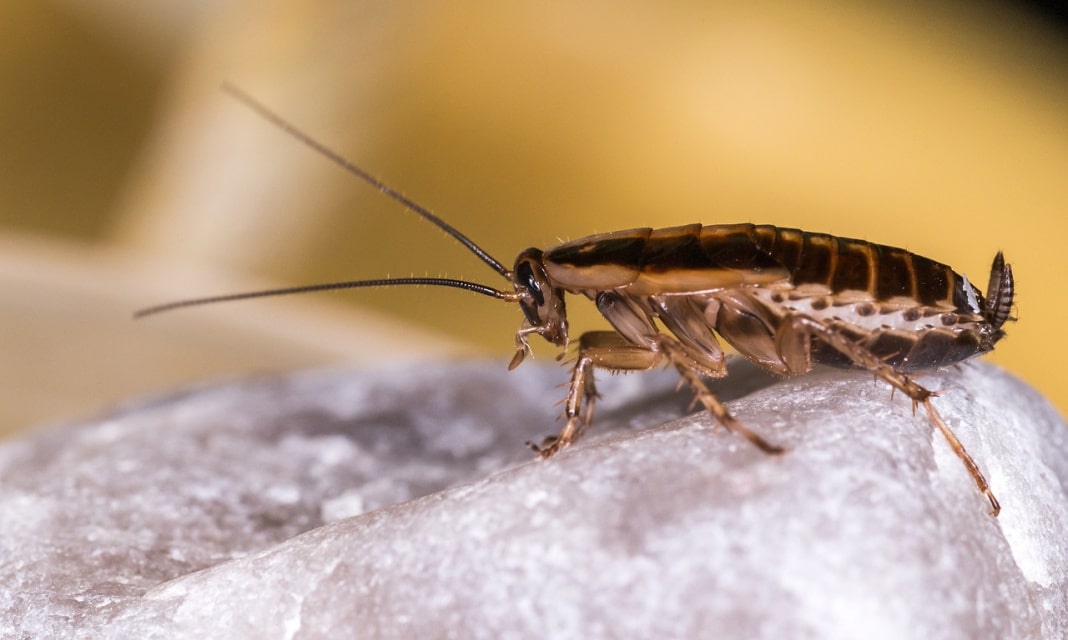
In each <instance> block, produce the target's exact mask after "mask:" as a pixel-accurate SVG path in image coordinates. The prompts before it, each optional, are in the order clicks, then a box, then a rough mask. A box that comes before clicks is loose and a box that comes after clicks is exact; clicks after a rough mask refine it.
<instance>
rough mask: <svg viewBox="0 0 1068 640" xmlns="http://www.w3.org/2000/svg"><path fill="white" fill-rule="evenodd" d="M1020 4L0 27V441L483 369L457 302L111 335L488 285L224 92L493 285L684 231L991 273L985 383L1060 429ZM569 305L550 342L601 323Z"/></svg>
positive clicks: (1026, 18)
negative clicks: (466, 365)
mask: <svg viewBox="0 0 1068 640" xmlns="http://www.w3.org/2000/svg"><path fill="white" fill-rule="evenodd" d="M1027 7H1028V6H1027V5H1019V4H1017V3H1010V2H992V1H991V2H972V3H959V2H925V3H897V2H893V3H891V2H886V3H848V2H810V3H755V4H745V5H744V6H742V5H739V4H736V3H716V2H704V1H702V2H680V3H671V4H666V3H651V2H650V3H645V2H633V1H627V2H586V3H571V2H509V3H491V2H469V1H464V0H451V1H450V2H426V1H415V0H411V1H399V2H349V1H341V0H334V1H325V0H324V1H321V2H306V1H301V0H270V1H266V2H242V1H239V0H230V1H213V2H201V3H197V2H188V1H184V0H183V1H177V0H173V1H171V2H166V1H163V0H156V1H150V2H141V3H136V4H134V5H133V6H131V5H130V3H124V2H118V1H117V0H52V1H51V2H46V1H42V2H37V3H16V2H7V3H2V4H0V88H2V91H3V97H4V99H3V100H2V101H0V142H2V146H0V149H2V153H0V359H2V362H3V367H2V373H0V405H2V408H0V433H3V432H7V431H12V430H15V429H18V428H23V427H28V426H31V425H33V424H35V423H39V422H42V421H50V420H57V419H64V418H71V417H76V416H78V415H81V414H85V413H89V412H93V411H100V410H104V409H105V408H106V406H107V405H108V404H109V403H112V402H116V401H119V400H121V399H123V398H130V397H135V396H137V395H138V394H143V393H147V392H150V391H154V390H160V389H164V388H166V387H168V386H170V385H175V384H180V383H182V382H187V381H191V380H202V379H212V378H217V377H218V376H221V375H232V374H238V373H242V372H249V371H256V372H261V371H275V370H284V369H289V368H295V367H304V366H318V365H335V364H345V363H352V362H362V363H367V364H368V365H369V366H383V364H384V363H389V362H393V361H397V360H409V359H413V358H421V357H444V356H447V355H478V354H481V355H486V356H489V357H493V358H496V359H498V360H500V362H501V366H502V375H503V372H504V365H505V364H506V363H507V360H508V358H510V357H511V353H512V337H513V332H514V330H515V329H516V328H517V327H518V325H519V322H520V319H521V318H520V314H519V312H518V310H517V309H515V308H513V307H510V306H508V305H504V304H501V303H499V302H496V301H493V300H490V299H488V298H481V297H476V296H471V295H468V294H464V293H460V292H456V291H453V290H434V289H395V290H376V291H367V290H363V291H354V292H347V293H334V294H322V295H319V296H310V297H309V296H305V297H296V298H289V299H276V300H270V301H259V302H248V303H238V304H232V305H221V306H219V307H215V308H210V309H208V308H205V309H199V310H189V311H184V312H178V313H175V314H173V315H170V316H164V317H160V318H157V319H153V320H146V321H142V322H137V323H134V322H132V321H131V320H130V317H129V314H130V312H131V311H132V310H133V309H135V308H138V307H141V306H146V305H149V304H154V303H157V302H162V301H166V300H170V299H174V298H181V297H190V296H200V295H209V294H214V293H222V292H228V291H231V290H234V289H241V288H254V287H262V286H279V285H285V284H299V283H305V282H314V281H328V280H343V279H355V278H372V277H382V276H385V275H393V276H407V275H413V274H414V275H424V274H428V275H448V276H453V277H464V278H467V279H472V280H476V281H481V282H485V283H487V284H491V285H494V286H505V284H506V283H503V282H498V281H497V276H496V274H494V273H493V272H492V271H490V270H489V269H487V268H485V266H484V265H482V264H481V263H479V262H478V261H477V260H475V259H474V258H472V257H471V256H469V255H467V254H465V253H464V252H463V250H462V249H460V248H459V247H458V246H457V245H456V244H455V243H454V242H451V241H450V240H448V239H447V238H445V237H444V235H443V234H442V233H441V232H439V231H437V230H435V229H433V228H432V227H431V226H430V225H428V224H426V223H425V222H422V221H420V220H418V219H416V217H415V216H413V215H411V214H410V213H407V212H405V211H404V210H403V209H402V208H401V207H400V206H399V205H397V204H396V203H393V202H391V201H389V200H388V199H386V198H384V197H382V196H380V195H378V194H377V193H375V192H374V191H373V190H372V189H370V188H368V187H366V186H364V185H362V184H361V183H359V182H358V181H357V180H355V179H354V178H351V177H350V176H347V175H345V174H344V173H343V172H341V171H340V170H338V169H337V168H336V167H334V166H333V165H331V164H329V163H328V162H326V161H325V160H323V159H322V158H320V157H317V156H315V155H314V154H312V153H310V152H309V151H307V150H306V149H305V148H304V147H302V146H300V145H299V144H297V143H296V142H294V141H293V140H292V139H290V138H288V137H287V136H285V135H284V134H282V133H280V132H279V131H278V130H276V129H274V128H272V127H271V126H270V125H268V124H266V123H265V122H264V121H263V120H262V119H260V118H259V117H257V116H256V115H255V114H253V113H252V112H251V111H249V110H248V109H246V108H244V107H242V106H241V105H239V104H237V103H236V102H235V101H233V100H231V99H229V98H227V97H226V96H225V95H224V94H223V93H222V92H221V91H220V90H219V87H220V85H221V84H222V83H223V82H225V81H229V82H232V83H234V84H236V85H238V86H240V87H242V88H243V89H244V90H246V91H248V92H249V93H251V94H253V95H254V96H256V97H257V98H259V99H260V100H261V101H263V102H264V103H266V104H268V105H270V106H271V107H272V108H273V109H275V110H276V111H278V112H279V113H281V114H283V115H284V116H285V117H286V118H288V119H289V120H291V121H292V122H293V123H295V124H296V125H298V126H299V127H301V128H302V129H303V130H305V131H307V132H308V133H310V134H311V135H313V136H314V137H316V138H318V139H320V140H322V141H324V142H326V143H328V144H329V145H330V146H332V147H334V148H336V149H337V150H338V151H340V152H341V153H342V154H343V155H346V156H348V157H350V158H352V159H353V160H355V161H356V162H357V163H359V164H361V165H362V166H364V167H366V168H368V169H369V170H371V171H372V172H373V173H375V174H376V175H379V176H381V177H382V178H384V179H385V180H386V181H388V182H390V183H391V184H393V185H394V186H396V187H398V188H400V189H401V190H402V191H404V192H405V193H406V194H407V195H409V196H411V197H413V198H414V199H416V200H418V201H419V202H421V203H423V204H425V205H427V206H429V207H430V208H432V209H433V210H435V211H436V212H438V213H439V214H441V215H442V216H443V217H444V218H446V219H447V220H448V221H450V222H451V223H452V224H454V225H455V226H456V227H458V228H459V229H461V230H463V231H464V232H465V233H467V234H469V235H470V236H471V237H472V238H473V239H474V240H475V241H476V242H479V243H480V244H481V245H482V246H483V247H484V248H486V249H487V250H488V251H490V252H491V253H492V254H493V255H495V256H496V257H497V258H498V259H499V260H501V261H502V262H504V263H505V264H507V265H509V266H510V265H511V263H512V260H513V258H514V256H515V254H516V253H518V252H519V251H520V250H521V249H523V248H525V247H528V246H539V247H546V246H550V245H552V244H554V243H556V242H558V241H559V240H563V239H573V238H577V237H581V236H584V235H588V234H590V233H594V232H603V231H612V230H619V229H626V228H631V227H638V226H653V227H657V226H672V225H678V224H685V223H691V222H703V223H706V224H715V223H728V222H746V221H752V222H760V223H771V224H776V225H781V226H792V227H799V228H802V229H806V230H810V231H823V232H829V233H833V234H837V235H843V236H850V237H858V238H865V239H868V240H872V241H876V242H880V243H883V244H890V245H895V246H902V247H906V248H908V249H909V250H911V251H914V252H917V253H920V254H922V255H926V256H928V257H931V258H934V259H937V260H939V261H942V262H946V263H948V264H951V265H953V266H954V267H955V268H956V269H957V270H958V271H963V272H966V273H967V274H968V275H969V276H971V278H972V279H973V280H974V281H975V282H977V283H980V284H981V285H985V283H986V278H987V273H988V270H989V266H990V260H991V258H992V257H993V255H994V253H995V252H996V251H997V250H998V249H1002V250H1004V251H1005V255H1006V257H1007V259H1008V260H1009V261H1010V262H1011V263H1012V264H1013V267H1014V270H1015V273H1016V278H1017V289H1018V315H1019V322H1018V323H1017V324H1014V325H1010V326H1009V327H1008V331H1009V337H1008V339H1007V340H1005V341H1004V342H1003V343H1001V344H1000V345H999V348H998V350H997V352H996V353H995V354H994V355H993V356H992V357H991V359H992V360H994V361H995V362H998V363H1000V364H1001V365H1003V366H1005V367H1007V368H1008V369H1010V370H1012V371H1013V372H1015V373H1016V374H1017V375H1019V376H1021V377H1023V378H1024V379H1026V380H1028V381H1029V382H1031V383H1032V384H1034V385H1036V386H1037V387H1038V388H1039V389H1040V390H1041V391H1042V392H1043V393H1045V394H1046V396H1047V397H1049V398H1050V399H1051V400H1052V401H1053V402H1054V403H1056V404H1057V406H1058V407H1059V408H1060V409H1061V411H1062V413H1063V412H1064V411H1065V408H1066V407H1068V390H1066V386H1065V384H1064V382H1063V381H1062V379H1063V377H1064V374H1063V373H1062V369H1063V367H1064V366H1065V362H1066V361H1068V346H1066V344H1068V335H1066V334H1068V332H1066V330H1065V328H1064V327H1065V318H1068V302H1066V296H1065V295H1064V290H1065V286H1064V285H1063V278H1064V277H1065V275H1066V273H1068V249H1065V248H1064V247H1062V246H1061V245H1060V243H1061V241H1062V239H1063V238H1065V237H1066V234H1068V222H1066V217H1068V179H1066V169H1068V46H1066V42H1068V39H1066V37H1065V35H1066V32H1065V26H1064V24H1063V23H1060V24H1058V23H1055V22H1051V21H1050V20H1049V19H1047V17H1046V16H1044V15H1042V14H1041V13H1040V12H1037V11H1035V10H1033V9H1029V8H1027ZM365 308H370V309H374V310H377V311H371V312H367V311H364V310H363V309H365ZM569 311H570V312H571V317H572V328H573V331H574V332H580V331H582V330H584V329H585V328H589V327H595V326H599V325H601V324H602V323H601V321H600V320H599V319H598V318H597V317H596V313H595V312H593V311H592V309H591V307H590V305H588V304H585V303H584V302H583V301H579V300H575V301H573V302H572V303H571V306H570V307H569ZM383 314H385V315H383ZM396 317H400V318H402V319H401V320H397V319H395V318H396ZM535 353H536V354H537V355H538V357H539V358H540V359H541V360H543V361H546V360H549V361H551V357H552V356H553V355H554V353H553V352H552V350H550V349H547V348H539V347H537V346H536V352H535ZM562 379H563V374H562ZM548 400H550V399H547V401H548ZM551 401H552V402H555V401H556V399H555V398H553V399H551Z"/></svg>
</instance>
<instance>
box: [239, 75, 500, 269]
mask: <svg viewBox="0 0 1068 640" xmlns="http://www.w3.org/2000/svg"><path fill="white" fill-rule="evenodd" d="M222 89H223V91H225V92H226V93H228V94H230V95H231V96H232V97H233V98H235V99H236V100H238V101H239V102H241V103H243V104H244V105H245V106H247V107H249V108H250V109H252V110H253V111H255V112H256V113H258V114H260V115H261V116H262V117H263V118H264V119H266V120H268V121H269V122H271V123H272V124H274V125H275V126H277V127H278V128H279V129H282V130H283V131H285V132H286V133H288V134H289V135H291V136H293V137H294V138H296V139H297V140H298V141H300V142H302V143H304V145H305V146H307V147H309V148H311V149H313V150H314V151H316V152H318V153H319V154H320V155H322V156H324V157H325V158H327V159H328V160H330V161H331V162H333V163H334V164H336V165H338V166H339V167H341V168H342V169H344V170H346V171H348V172H349V173H351V174H352V175H354V176H356V177H357V178H359V179H360V180H363V181H364V182H366V183H367V184H369V185H371V186H372V187H374V188H375V189H378V190H379V191H381V192H382V193H384V194H385V195H386V196H388V197H389V198H391V199H393V200H395V201H397V202H399V203H401V204H402V205H404V207H405V208H406V209H408V210H409V211H411V212H413V213H417V214H419V215H420V216H422V217H424V218H426V219H427V220H429V221H430V222H432V223H433V224H435V225H437V227H438V228H440V229H441V230H442V231H444V232H445V233H447V234H449V235H450V236H452V237H453V238H455V239H456V241H457V242H459V243H460V244H462V245H463V246H465V247H467V250H468V251H470V252H471V253H473V254H475V255H476V256H478V258H479V259H480V260H482V261H483V262H485V263H486V264H488V265H489V266H491V267H493V270H494V271H496V272H497V273H499V274H501V275H502V276H504V277H505V278H510V277H511V275H510V273H509V272H508V269H506V268H504V265H502V264H501V263H500V262H499V261H498V260H497V259H496V258H494V257H493V256H491V255H490V254H489V253H487V252H486V251H485V250H484V249H483V248H482V247H480V246H478V245H477V244H475V242H474V241H473V240H471V239H470V238H468V237H467V236H465V235H464V234H462V233H460V231H459V230H458V229H456V227H453V226H452V225H451V224H449V223H448V222H445V221H444V220H442V219H441V218H439V217H437V216H436V215H434V214H433V213H432V212H431V211H430V210H429V209H427V208H426V207H424V206H422V205H421V204H419V203H418V202H415V201H414V200H412V199H410V198H408V197H407V196H405V195H404V194H402V193H401V192H399V191H397V190H396V189H394V188H393V187H391V186H389V185H388V184H386V183H385V182H382V181H381V180H379V179H378V178H376V177H374V176H373V175H371V174H370V173H368V172H367V171H364V170H363V169H361V168H360V167H358V166H356V165H355V164H354V163H353V162H352V161H350V160H348V159H347V158H345V157H344V156H342V155H341V154H339V153H338V152H336V151H334V150H333V149H331V148H330V147H327V146H326V145H324V144H323V143H321V142H319V141H318V140H316V139H315V138H312V137H311V136H309V135H308V134H306V133H304V132H303V131H301V130H300V129H297V128H296V127H295V126H293V125H292V124H290V123H289V122H288V121H286V120H285V119H283V118H282V117H281V116H279V115H278V114H276V113H275V112H273V111H271V110H270V109H268V108H267V107H266V106H264V105H263V104H261V103H260V102H259V101H257V100H256V99H255V98H253V97H252V96H250V95H248V94H247V93H245V92H244V91H242V90H241V89H238V88H237V87H235V86H234V85H232V84H230V83H229V82H226V83H223V86H222ZM447 286H448V285H447Z"/></svg>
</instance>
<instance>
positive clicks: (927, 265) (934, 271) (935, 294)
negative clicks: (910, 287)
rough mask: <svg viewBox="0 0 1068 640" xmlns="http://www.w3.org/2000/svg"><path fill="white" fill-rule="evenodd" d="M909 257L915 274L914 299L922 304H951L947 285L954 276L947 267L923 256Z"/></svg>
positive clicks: (950, 295) (951, 299)
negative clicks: (946, 302)
mask: <svg viewBox="0 0 1068 640" xmlns="http://www.w3.org/2000/svg"><path fill="white" fill-rule="evenodd" d="M911 256H912V268H913V272H914V273H915V274H916V299H917V300H919V301H920V302H922V303H923V304H934V303H936V302H944V301H949V302H952V301H953V295H952V292H951V291H950V288H949V285H950V282H951V281H952V279H953V278H954V274H953V272H952V271H951V270H950V269H949V267H947V266H946V265H944V264H941V263H939V262H935V261H934V260H929V259H927V258H924V257H923V256H918V255H916V254H911Z"/></svg>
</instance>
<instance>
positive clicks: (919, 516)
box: [0, 363, 1068, 638]
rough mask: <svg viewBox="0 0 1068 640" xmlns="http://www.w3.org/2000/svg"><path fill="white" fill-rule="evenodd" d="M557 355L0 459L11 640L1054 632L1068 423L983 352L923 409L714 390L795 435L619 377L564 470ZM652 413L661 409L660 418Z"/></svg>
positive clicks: (187, 419) (226, 406) (884, 400)
mask: <svg viewBox="0 0 1068 640" xmlns="http://www.w3.org/2000/svg"><path fill="white" fill-rule="evenodd" d="M564 379H566V372H565V371H562V370H560V369H559V368H556V367H545V368H539V367H536V366H531V365H525V366H524V367H522V368H520V370H518V371H516V372H513V373H510V374H509V373H506V372H505V371H504V370H503V367H502V366H500V365H499V364H498V363H474V364H464V365H436V366H430V367H427V366H424V367H421V368H409V369H406V370H392V371H387V372H384V373H383V372H379V373H375V372H352V371H321V372H312V373H303V374H296V375H292V376H289V377H276V378H263V379H258V380H251V381H245V382H239V383H233V384H223V385H216V386H211V387H203V388H201V389H194V390H189V391H185V392H182V393H179V394H176V395H173V396H170V397H166V398H157V399H153V400H149V401H145V402H141V403H138V404H133V405H129V406H127V407H125V408H123V409H122V410H120V411H117V412H116V413H114V414H112V415H107V416H103V417H101V418H99V419H97V420H93V421H88V422H85V423H83V424H78V425H70V426H67V427H62V428H54V429H50V430H47V431H42V432H39V433H36V434H32V435H30V436H27V437H26V438H24V439H22V440H19V441H13V442H8V443H5V444H4V445H3V446H2V447H0V477H2V483H0V514H2V518H0V581H2V583H3V584H4V585H5V588H4V589H3V591H2V592H0V636H2V637H5V638H7V637H14V638H22V637H26V638H30V637H86V638H96V637H122V638H127V637H138V638H203V637H229V638H338V637H359V638H402V637H435V638H437V637H442V638H443V637H454V638H479V637H484V638H534V637H539V638H542V637H544V638H548V637H552V638H579V637H634V638H639V637H640V638H648V637H745V638H785V637H790V638H857V637H865V638H1036V637H1045V638H1061V637H1064V635H1065V633H1066V632H1068V623H1066V616H1068V577H1066V576H1068V550H1066V545H1065V544H1064V540H1065V539H1066V538H1068V498H1066V491H1068V431H1066V430H1065V425H1064V423H1063V421H1062V420H1061V418H1060V417H1059V416H1057V414H1056V413H1055V412H1054V410H1053V409H1052V408H1050V407H1049V406H1048V405H1047V404H1046V403H1045V402H1044V401H1043V400H1042V399H1041V398H1039V397H1037V395H1036V394H1035V393H1034V392H1033V391H1031V390H1030V389H1029V388H1028V387H1026V385H1024V384H1023V383H1021V382H1019V381H1018V380H1016V379H1014V378H1012V377H1011V376H1008V375H1007V374H1005V373H1003V372H1001V371H999V370H998V369H996V368H993V367H991V366H987V365H981V364H974V365H969V366H965V367H962V368H960V369H959V370H954V371H947V372H943V373H940V374H937V375H931V376H928V377H926V378H925V382H926V384H928V385H929V386H930V387H932V388H936V389H940V390H942V391H943V396H942V397H940V398H938V399H937V400H936V404H937V406H938V407H939V408H940V409H941V410H942V411H943V414H944V415H945V416H946V418H947V420H948V421H949V423H950V424H951V425H952V426H953V427H954V429H955V430H956V432H957V434H958V435H959V436H960V437H961V439H962V440H963V441H964V444H965V445H966V446H967V447H968V449H969V451H970V452H971V453H972V454H973V455H974V456H975V458H976V459H977V460H978V462H979V464H980V466H981V467H982V468H983V469H984V470H986V472H987V475H988V478H989V479H990V481H991V484H992V486H993V488H994V491H995V492H996V493H997V495H998V497H999V498H1000V499H1001V502H1002V505H1003V507H1004V510H1003V511H1002V515H1001V517H1000V518H998V519H994V518H991V517H990V516H989V515H988V514H987V505H986V502H985V500H984V499H983V498H982V497H981V495H980V494H979V493H978V492H977V491H976V490H975V487H974V485H973V484H972V481H971V479H970V477H969V476H968V475H967V473H966V472H965V470H964V468H963V467H962V465H961V464H960V463H959V461H958V460H957V459H956V457H955V456H954V455H953V453H952V452H951V451H950V449H949V447H948V446H947V445H946V444H945V442H944V441H943V440H942V439H941V437H940V436H938V435H937V434H936V433H934V432H933V429H932V427H931V425H930V424H929V423H928V422H927V420H926V417H925V416H924V415H923V414H922V413H919V414H917V415H916V416H915V417H913V416H912V415H911V410H910V407H909V403H908V402H906V401H905V400H903V399H902V398H901V397H900V396H899V397H897V398H896V399H893V400H891V399H890V394H889V392H888V390H887V388H886V387H885V385H882V384H872V382H871V379H870V377H869V376H867V375H865V374H863V373H857V372H840V371H819V372H816V373H814V374H812V375H809V376H805V377H801V378H796V379H789V380H781V381H775V380H770V379H767V378H764V377H762V376H761V375H759V374H758V373H756V372H754V371H753V370H752V369H751V368H749V367H747V366H745V365H744V364H743V365H740V366H737V367H735V368H734V371H732V375H731V376H730V377H729V378H728V379H727V380H726V381H723V382H722V383H720V384H719V386H718V387H717V388H718V390H719V392H720V393H721V394H722V396H723V397H724V398H735V399H734V400H733V402H731V404H730V406H731V407H732V408H733V410H734V411H735V412H736V414H737V415H739V416H740V417H741V418H742V419H744V420H745V422H746V423H747V424H748V425H750V426H751V427H753V428H754V429H756V430H757V431H759V432H760V433H762V434H763V435H765V436H766V437H767V438H768V439H769V440H771V441H772V442H775V443H779V444H783V445H785V446H787V447H788V448H789V452H788V453H787V454H785V455H783V456H778V457H771V456H766V455H764V454H762V453H760V452H759V451H757V450H755V449H754V448H753V447H752V446H750V445H749V444H748V443H746V442H744V441H742V440H740V439H739V438H736V437H734V436H732V435H730V434H728V433H725V432H723V431H722V430H713V429H712V427H711V423H710V421H709V420H708V419H707V417H705V416H704V415H697V416H692V417H687V418H682V419H679V420H672V419H673V418H674V417H675V416H678V415H681V414H682V413H683V412H684V409H685V405H686V403H687V402H688V400H689V396H688V394H687V393H680V394H674V393H673V392H672V387H673V385H674V378H673V376H672V375H670V374H668V373H666V372H659V373H651V374H635V375H630V376H618V377H609V376H602V378H601V381H600V383H599V385H600V387H601V390H602V391H603V393H604V395H605V399H604V401H603V404H602V405H601V407H600V408H599V409H600V410H599V412H598V413H599V415H598V424H597V425H596V426H595V428H594V430H593V431H592V432H591V434H590V437H589V438H588V439H587V440H585V441H583V442H582V443H581V444H580V445H579V446H576V447H573V448H572V449H570V450H568V451H565V452H564V453H562V454H561V455H559V456H557V457H556V458H554V459H553V460H551V461H549V462H534V461H532V460H531V459H530V454H529V452H527V451H525V450H524V449H523V447H522V442H523V441H524V440H528V439H535V440H536V439H539V438H540V437H542V436H544V435H546V434H547V433H549V432H551V431H553V429H554V427H555V426H558V425H554V423H553V417H554V414H555V412H556V411H558V407H554V404H555V403H556V401H557V400H558V398H559V396H560V395H561V389H559V388H557V386H556V385H558V384H559V383H560V382H561V381H562V380H564ZM658 424H660V425H661V426H655V425H658Z"/></svg>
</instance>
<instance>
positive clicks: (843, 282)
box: [831, 238, 872, 293]
mask: <svg viewBox="0 0 1068 640" xmlns="http://www.w3.org/2000/svg"><path fill="white" fill-rule="evenodd" d="M837 244H838V263H837V264H836V265H835V268H834V280H833V282H832V284H831V290H832V291H834V292H836V293H837V292H839V291H847V290H857V291H867V290H869V283H870V280H871V272H872V264H871V255H872V250H871V245H870V244H868V243H867V242H864V241H863V240H852V239H850V238H838V242H837Z"/></svg>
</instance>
